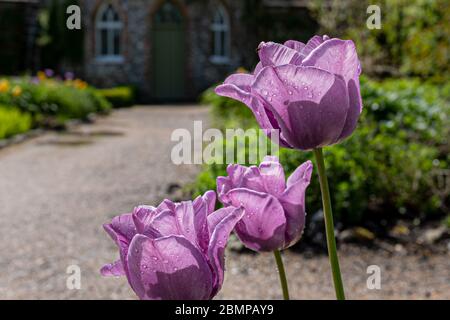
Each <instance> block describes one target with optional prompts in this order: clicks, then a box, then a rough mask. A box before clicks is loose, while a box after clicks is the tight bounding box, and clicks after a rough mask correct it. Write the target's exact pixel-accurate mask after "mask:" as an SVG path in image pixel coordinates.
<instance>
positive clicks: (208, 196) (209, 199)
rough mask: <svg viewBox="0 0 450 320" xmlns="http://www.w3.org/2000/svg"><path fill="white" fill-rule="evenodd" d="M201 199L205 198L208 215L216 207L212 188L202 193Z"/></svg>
mask: <svg viewBox="0 0 450 320" xmlns="http://www.w3.org/2000/svg"><path fill="white" fill-rule="evenodd" d="M203 199H204V200H205V202H206V206H207V209H208V210H207V215H210V214H211V213H213V212H214V209H215V208H216V200H217V196H216V193H215V192H214V191H212V190H208V191H206V192H205V194H204V195H203Z"/></svg>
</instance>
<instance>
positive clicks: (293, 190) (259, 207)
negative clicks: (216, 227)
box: [217, 156, 312, 251]
mask: <svg viewBox="0 0 450 320" xmlns="http://www.w3.org/2000/svg"><path fill="white" fill-rule="evenodd" d="M311 172H312V163H311V161H307V162H305V163H304V164H302V165H301V166H300V167H298V168H297V169H296V170H295V171H294V173H293V174H292V175H291V176H290V177H289V178H288V179H287V182H286V181H285V177H284V170H283V167H282V166H281V164H280V163H279V162H278V159H277V157H273V156H267V157H265V158H264V161H263V162H261V164H260V165H259V167H256V166H251V167H245V166H241V165H238V164H231V165H229V166H228V168H227V173H228V177H218V178H217V192H218V195H219V200H220V201H221V202H222V203H223V204H224V206H234V207H237V208H238V207H243V208H244V210H245V215H244V216H243V217H242V219H241V221H239V222H238V223H237V225H236V228H235V231H236V234H237V236H238V237H239V239H240V240H241V241H242V242H243V243H244V245H245V246H246V247H248V248H250V249H252V250H255V251H273V250H282V249H286V248H288V247H290V246H292V245H293V244H295V243H296V242H297V241H298V240H299V239H300V237H301V235H302V232H303V227H304V225H305V191H306V188H307V187H308V185H309V182H310V178H311Z"/></svg>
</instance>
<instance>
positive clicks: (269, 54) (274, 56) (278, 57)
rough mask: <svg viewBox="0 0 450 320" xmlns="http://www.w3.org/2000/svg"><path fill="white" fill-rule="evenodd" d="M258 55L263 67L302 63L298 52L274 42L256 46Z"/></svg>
mask: <svg viewBox="0 0 450 320" xmlns="http://www.w3.org/2000/svg"><path fill="white" fill-rule="evenodd" d="M258 54H259V58H260V60H261V63H262V66H263V67H267V66H280V65H285V64H300V63H301V62H302V58H301V56H300V53H299V52H297V51H296V50H294V49H291V48H289V47H287V46H284V45H282V44H279V43H275V42H261V43H260V45H259V46H258Z"/></svg>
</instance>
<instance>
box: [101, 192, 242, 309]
mask: <svg viewBox="0 0 450 320" xmlns="http://www.w3.org/2000/svg"><path fill="white" fill-rule="evenodd" d="M215 203H216V195H215V193H214V192H213V191H208V192H206V193H205V194H204V195H203V196H201V197H198V198H197V199H195V200H194V201H184V202H181V203H173V202H171V201H169V200H164V201H163V202H162V203H161V204H160V205H159V206H158V207H157V208H154V207H149V206H140V207H137V208H135V209H134V211H133V213H127V214H123V215H120V216H118V217H115V218H114V219H113V220H112V222H111V223H109V224H105V225H104V228H105V230H106V232H108V234H109V235H110V236H111V238H112V239H113V240H114V241H115V242H116V244H117V246H118V247H119V253H120V260H119V261H116V262H114V263H112V264H108V265H105V266H104V267H103V268H102V270H101V273H102V275H104V276H121V275H126V277H127V278H128V282H129V283H130V286H131V288H132V289H133V290H134V292H136V294H137V295H138V296H139V298H141V299H164V300H166V299H167V300H183V299H187V300H203V299H212V298H213V297H214V296H215V295H216V294H217V292H218V291H219V290H220V288H221V286H222V283H223V279H224V250H225V246H226V244H227V241H228V237H229V235H230V233H231V232H232V230H233V228H234V227H235V225H236V223H237V222H238V221H239V219H241V217H242V215H243V213H244V212H243V209H242V208H234V207H230V208H223V209H219V210H217V211H214V207H215Z"/></svg>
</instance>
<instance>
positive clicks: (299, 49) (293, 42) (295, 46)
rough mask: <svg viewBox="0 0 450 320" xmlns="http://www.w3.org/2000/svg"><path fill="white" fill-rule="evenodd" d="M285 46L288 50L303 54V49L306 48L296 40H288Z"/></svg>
mask: <svg viewBox="0 0 450 320" xmlns="http://www.w3.org/2000/svg"><path fill="white" fill-rule="evenodd" d="M284 45H285V46H286V47H288V48H291V49H294V50H295V51H297V52H302V50H303V48H304V47H305V44H304V43H303V42H300V41H296V40H288V41H286V42H285V43H284Z"/></svg>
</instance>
